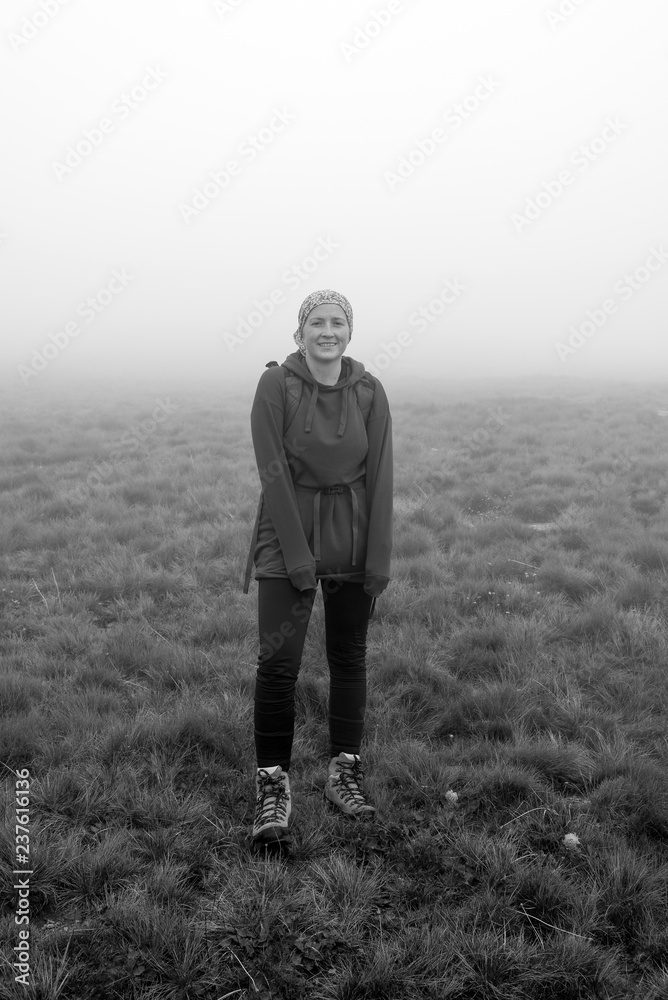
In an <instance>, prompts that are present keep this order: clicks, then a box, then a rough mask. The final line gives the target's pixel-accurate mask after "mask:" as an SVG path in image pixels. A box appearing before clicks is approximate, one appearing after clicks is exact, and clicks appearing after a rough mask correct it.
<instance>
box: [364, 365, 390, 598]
mask: <svg viewBox="0 0 668 1000" xmlns="http://www.w3.org/2000/svg"><path fill="white" fill-rule="evenodd" d="M367 437H368V441H369V451H368V454H367V463H366V488H367V497H368V498H369V533H368V539H367V556H366V568H365V582H364V589H365V591H366V592H367V594H370V595H371V596H372V597H380V595H381V594H382V593H383V591H384V590H385V588H386V587H387V585H388V583H389V580H390V557H391V553H392V505H393V461H392V417H391V415H390V408H389V404H388V402H387V396H386V395H385V390H384V389H383V387H382V385H381V384H380V382H378V381H377V380H376V391H375V393H374V401H373V406H372V408H371V413H370V414H369V420H368V422H367Z"/></svg>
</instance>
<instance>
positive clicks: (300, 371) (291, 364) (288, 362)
mask: <svg viewBox="0 0 668 1000" xmlns="http://www.w3.org/2000/svg"><path fill="white" fill-rule="evenodd" d="M341 364H342V365H343V366H345V367H347V369H348V376H347V378H342V379H340V380H339V381H338V382H337V383H336V385H328V386H326V388H325V391H326V392H340V393H341V419H340V420H339V427H338V430H337V432H336V433H337V435H338V436H339V437H342V436H343V435H344V434H345V430H346V424H347V423H348V405H349V397H350V391H351V389H354V386H355V385H356V384H357V382H359V380H360V379H361V378H362V376H363V375H364V365H363V364H362V362H361V361H355V359H354V358H348V357H346V356H345V355H344V356H343V357H342V358H341ZM283 367H284V368H287V370H288V371H289V372H290V373H291V374H292V375H298V376H299V377H300V378H301V379H303V380H304V382H306V383H307V384H308V385H310V386H311V399H310V401H309V405H308V410H307V411H306V420H305V421H304V430H305V431H306V433H310V431H311V425H312V423H313V414H314V413H315V408H316V406H317V403H318V392H319V390H320V388H322V387H321V386H320V385H319V384H318V382H317V380H316V379H315V378H314V377H313V375H312V374H311V372H310V371H309V369H308V365H307V364H306V360H305V358H304V356H303V355H302V353H301V352H300V351H295V352H294V354H288V356H287V358H286V359H285V361H284V362H283ZM343 374H344V375H345V368H344V370H343Z"/></svg>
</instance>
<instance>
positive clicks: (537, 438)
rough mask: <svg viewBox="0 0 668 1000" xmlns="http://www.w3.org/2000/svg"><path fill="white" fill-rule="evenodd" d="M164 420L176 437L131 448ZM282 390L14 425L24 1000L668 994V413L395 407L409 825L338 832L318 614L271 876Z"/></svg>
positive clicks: (394, 648) (12, 605)
mask: <svg viewBox="0 0 668 1000" xmlns="http://www.w3.org/2000/svg"><path fill="white" fill-rule="evenodd" d="M38 390H39V391H38ZM402 392H403V395H402ZM167 395H169V398H170V400H172V401H173V402H174V403H175V404H176V407H177V408H176V410H175V411H174V413H173V414H172V415H171V416H169V418H168V419H167V420H165V422H164V423H162V424H161V425H159V426H158V427H156V428H155V430H154V431H153V432H152V433H151V434H150V435H149V437H148V438H147V439H146V440H145V441H144V442H143V443H141V445H140V444H139V443H136V444H134V445H132V446H130V445H129V444H127V443H126V444H123V443H122V442H123V441H124V440H125V441H126V442H127V440H128V438H127V432H129V431H130V430H131V428H132V427H136V426H138V425H139V424H140V422H141V421H142V420H147V419H150V414H151V412H152V409H153V406H154V405H155V404H154V400H155V398H156V397H158V396H162V397H165V396H167ZM251 395H252V391H251V390H249V391H248V392H247V393H245V394H244V393H243V392H241V391H240V390H237V389H235V390H234V391H232V390H230V391H226V392H225V393H222V392H221V391H220V390H219V389H217V388H216V389H215V390H214V389H212V388H211V387H201V388H199V389H198V390H197V391H195V390H192V391H190V390H186V389H184V388H182V387H176V386H175V387H169V388H167V387H164V386H161V387H149V386H143V387H142V386H134V387H130V386H117V387H115V388H114V389H113V390H112V389H110V388H108V387H105V386H96V387H87V388H84V387H76V386H72V387H68V389H67V392H64V391H59V390H57V389H56V388H55V387H51V388H49V386H40V387H35V388H34V389H33V390H32V391H27V390H26V391H25V392H23V393H19V392H15V393H13V394H12V393H11V392H10V393H9V394H8V395H6V396H5V397H3V400H2V404H1V406H2V409H3V412H2V423H1V424H0V426H1V427H2V435H3V442H2V443H3V455H4V456H5V460H4V464H3V469H2V473H1V474H0V713H1V714H2V726H1V727H0V761H2V762H3V764H4V765H5V767H3V769H2V771H3V784H2V787H1V788H0V795H1V801H2V810H3V816H4V818H5V823H4V825H3V828H2V833H0V878H1V884H0V905H1V906H2V916H1V917H0V942H1V943H2V950H3V955H4V956H5V958H6V957H7V956H8V955H10V954H11V949H12V948H13V947H14V945H15V944H16V926H15V924H14V922H13V907H14V906H15V897H14V890H13V888H12V881H13V877H12V874H11V871H12V867H11V862H12V860H13V851H14V842H13V836H12V830H13V821H14V812H13V810H14V784H13V782H14V776H13V775H12V773H11V771H12V770H16V769H19V768H23V767H28V768H29V769H30V772H31V843H30V849H31V862H32V864H33V868H34V873H33V875H32V876H31V880H30V886H31V925H30V926H31V955H32V969H31V977H32V978H31V984H30V986H29V987H28V988H24V987H23V986H21V985H20V984H12V981H11V977H9V979H7V978H6V984H7V985H3V987H2V989H3V990H4V991H5V992H4V993H3V996H4V995H6V996H7V997H8V998H9V1000H14V998H18V997H22V998H23V997H30V998H34V1000H43V998H45V997H54V998H55V997H62V998H63V1000H89V998H93V997H94V998H96V1000H106V998H110V1000H111V998H115V1000H116V998H119V997H123V998H128V1000H149V998H152V1000H184V998H186V997H188V998H197V1000H219V998H220V997H224V996H229V997H232V996H234V997H238V998H241V1000H243V998H244V997H253V998H255V1000H269V998H272V1000H273V998H278V1000H281V998H283V1000H300V998H304V1000H320V998H324V1000H394V998H401V1000H406V998H407V1000H412V998H415V1000H417V998H420V1000H424V998H426V1000H441V998H448V1000H473V998H475V1000H479V998H488V1000H520V998H522V1000H526V998H530V1000H554V998H559V1000H582V998H587V1000H589V998H601V1000H613V998H614V1000H661V998H663V997H665V996H667V995H668V992H667V990H668V980H667V978H666V968H667V967H668V934H667V932H666V922H665V913H666V908H667V904H668V853H667V841H668V780H667V779H666V774H668V769H667V766H666V765H667V763H668V760H667V756H668V755H667V751H666V740H665V732H666V723H667V719H668V680H667V678H666V671H665V667H666V664H667V663H668V639H667V635H668V632H667V627H668V529H667V528H666V520H665V514H666V497H667V496H668V458H667V457H666V450H665V427H664V426H663V424H662V423H661V421H660V419H659V418H658V417H657V416H656V415H655V411H656V409H658V408H662V407H664V408H665V387H660V386H648V387H643V389H642V391H640V390H638V389H637V388H633V387H627V386H624V385H617V386H609V387H603V386H602V385H594V384H592V385H587V384H586V383H582V382H580V381H579V380H574V381H573V382H570V381H568V380H558V382H546V383H545V384H544V385H541V386H538V385H531V386H528V385H527V384H525V383H520V382H518V383H516V384H515V385H509V386H507V387H505V388H502V389H500V388H499V387H498V386H485V385H484V384H481V385H477V386H475V387H470V386H466V387H465V386H456V385H452V386H448V388H447V392H444V390H443V389H442V388H441V389H439V390H438V391H436V390H434V391H433V393H431V394H430V390H429V389H428V387H424V386H422V385H421V386H420V387H419V394H418V390H417V389H416V391H415V392H411V391H410V386H408V387H406V388H402V389H398V390H397V391H396V392H391V396H392V409H393V415H394V425H395V451H396V483H395V488H396V494H395V514H396V544H395V556H396V558H395V562H394V579H393V582H392V585H391V587H390V588H389V590H388V591H387V592H386V594H384V595H383V597H382V598H381V599H380V600H379V601H378V604H377V608H376V617H375V618H374V620H373V621H372V623H371V626H370V630H369V641H368V663H369V694H368V707H367V727H366V737H365V746H364V751H363V753H364V763H365V769H366V783H367V787H368V790H369V794H370V796H371V798H372V799H373V800H374V802H375V804H376V806H377V817H376V819H375V820H374V821H373V822H370V823H365V824H359V825H355V824H351V823H349V822H347V821H346V820H345V818H344V817H342V816H339V815H338V814H336V813H333V812H331V811H330V810H329V809H327V808H325V807H324V804H323V800H322V786H323V782H324V779H325V774H326V766H327V760H328V757H329V747H328V737H327V697H328V678H327V668H326V662H325V647H324V641H323V635H322V626H323V609H322V601H321V598H320V597H318V599H317V601H316V605H315V608H314V612H313V619H312V629H311V631H310V633H309V636H308V638H307V643H306V648H305V651H304V660H303V665H302V672H301V676H300V681H299V684H298V687H297V700H296V716H297V735H296V740H295V746H294V752H293V767H292V775H291V777H292V785H293V803H294V805H293V810H294V812H293V816H294V826H293V842H292V849H291V852H290V854H289V855H288V856H286V857H283V856H279V857H268V858H265V857H264V856H262V855H255V854H252V853H251V852H250V850H249V840H248V833H249V829H250V826H251V824H252V814H253V804H254V803H253V767H254V754H253V739H252V696H253V685H254V671H255V663H256V657H257V641H258V640H257V634H256V633H257V625H256V621H255V594H254V590H252V591H251V594H250V595H249V596H248V597H244V596H243V595H242V594H241V593H240V580H241V575H242V572H243V567H244V564H245V557H246V547H247V544H248V541H249V538H250V532H251V529H252V523H253V519H254V515H255V506H256V501H257V488H258V485H257V474H256V471H255V469H254V463H253V459H252V451H251V446H250V433H249V426H248V410H249V406H250V401H251ZM417 398H419V400H420V401H419V403H416V402H415V399H417ZM499 411H502V413H503V422H502V423H498V426H495V427H494V428H493V429H492V430H491V431H490V433H489V438H488V439H487V440H485V441H481V439H480V435H479V434H478V435H476V431H478V430H479V428H480V427H481V426H485V421H486V420H487V418H488V416H489V414H490V412H499ZM46 414H48V419H45V415H46ZM487 426H489V425H487ZM124 435H125V437H124ZM114 456H115V457H114Z"/></svg>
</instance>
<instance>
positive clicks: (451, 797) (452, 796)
mask: <svg viewBox="0 0 668 1000" xmlns="http://www.w3.org/2000/svg"><path fill="white" fill-rule="evenodd" d="M445 801H446V802H449V803H450V805H451V806H454V805H456V803H457V802H458V801H459V796H458V795H457V792H453V791H452V789H450V790H449V791H447V792H446V793H445Z"/></svg>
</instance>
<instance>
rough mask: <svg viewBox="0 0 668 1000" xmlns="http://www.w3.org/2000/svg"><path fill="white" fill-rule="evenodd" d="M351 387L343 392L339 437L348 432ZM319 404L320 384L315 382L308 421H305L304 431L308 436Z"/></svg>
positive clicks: (346, 387)
mask: <svg viewBox="0 0 668 1000" xmlns="http://www.w3.org/2000/svg"><path fill="white" fill-rule="evenodd" d="M350 389H351V387H350V386H349V385H347V386H345V387H344V388H343V389H342V390H341V419H340V420H339V429H338V430H337V432H336V433H337V436H338V437H343V435H344V434H345V432H346V426H347V424H348V395H349V393H350ZM317 404H318V383H317V382H313V383H312V385H311V398H310V400H309V404H308V409H307V411H306V420H305V421H304V431H305V432H306V433H307V434H310V433H311V427H312V426H313V415H314V413H315V408H316V406H317Z"/></svg>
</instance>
